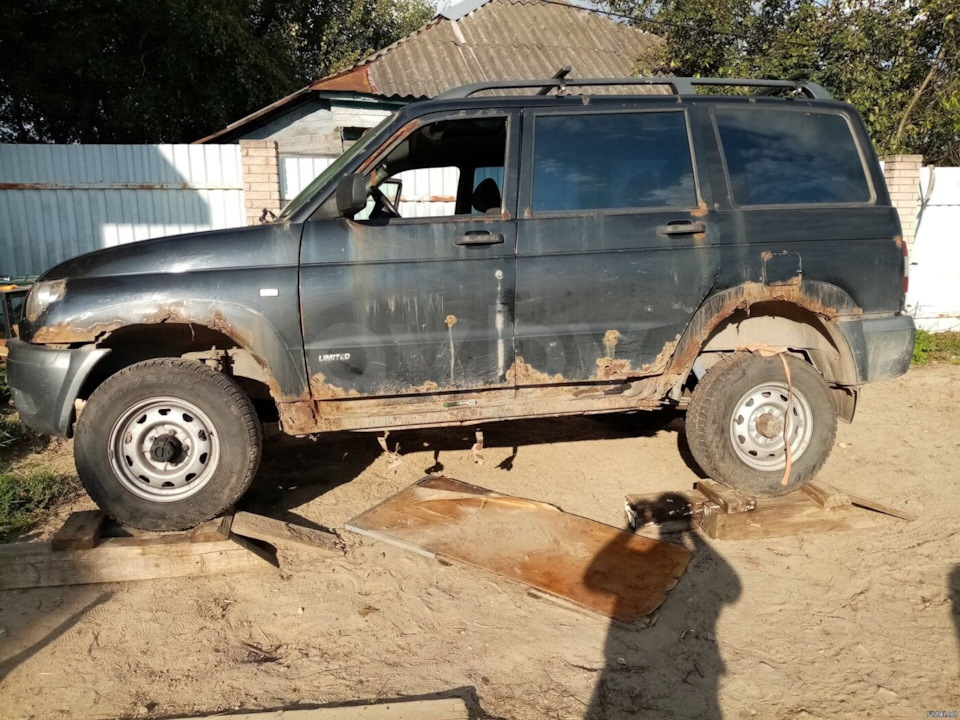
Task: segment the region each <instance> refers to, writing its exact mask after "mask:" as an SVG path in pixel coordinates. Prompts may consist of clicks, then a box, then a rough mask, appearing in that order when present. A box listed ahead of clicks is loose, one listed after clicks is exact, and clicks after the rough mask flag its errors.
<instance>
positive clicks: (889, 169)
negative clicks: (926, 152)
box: [883, 155, 923, 250]
mask: <svg viewBox="0 0 960 720" xmlns="http://www.w3.org/2000/svg"><path fill="white" fill-rule="evenodd" d="M922 165H923V155H889V156H887V157H885V158H883V177H884V179H885V180H886V181H887V190H889V191H890V200H891V202H892V203H893V206H894V207H895V208H896V209H897V212H898V213H899V214H900V225H901V226H902V227H903V239H904V240H906V241H907V247H908V248H909V249H911V250H912V249H913V241H914V238H915V237H916V235H917V213H919V212H920V167H921V166H922Z"/></svg>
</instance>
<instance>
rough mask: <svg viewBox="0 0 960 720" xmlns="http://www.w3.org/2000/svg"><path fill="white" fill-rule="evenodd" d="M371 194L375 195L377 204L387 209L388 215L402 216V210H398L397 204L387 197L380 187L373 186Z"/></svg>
mask: <svg viewBox="0 0 960 720" xmlns="http://www.w3.org/2000/svg"><path fill="white" fill-rule="evenodd" d="M370 194H371V195H372V196H373V199H374V200H375V201H376V203H377V205H379V206H380V207H381V208H383V209H384V210H386V211H387V212H386V215H387V217H394V218H398V217H400V211H399V210H397V208H396V206H395V205H394V204H393V203H392V202H390V201H389V200H388V199H387V196H386V195H384V194H383V191H382V190H380V188H378V187H375V186H371V187H370Z"/></svg>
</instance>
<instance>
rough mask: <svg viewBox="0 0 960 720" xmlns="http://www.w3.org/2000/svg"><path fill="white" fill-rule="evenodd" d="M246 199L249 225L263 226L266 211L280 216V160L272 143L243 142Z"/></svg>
mask: <svg viewBox="0 0 960 720" xmlns="http://www.w3.org/2000/svg"><path fill="white" fill-rule="evenodd" d="M240 163H241V167H242V169H243V197H244V208H245V212H246V219H247V225H256V224H257V223H259V222H260V215H261V214H262V213H263V209H264V208H266V209H268V210H270V211H271V212H273V213H279V212H280V156H279V154H278V152H277V143H276V142H275V141H273V140H241V141H240Z"/></svg>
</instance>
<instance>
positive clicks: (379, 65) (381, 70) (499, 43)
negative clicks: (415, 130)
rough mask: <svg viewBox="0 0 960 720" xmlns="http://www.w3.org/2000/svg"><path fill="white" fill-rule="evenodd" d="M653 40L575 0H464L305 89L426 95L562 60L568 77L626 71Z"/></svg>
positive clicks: (548, 71)
mask: <svg viewBox="0 0 960 720" xmlns="http://www.w3.org/2000/svg"><path fill="white" fill-rule="evenodd" d="M453 18H458V19H453ZM659 42H660V40H659V38H657V37H656V36H655V35H651V34H649V33H645V32H643V31H641V30H637V29H636V28H633V27H630V26H628V25H624V24H622V23H618V22H614V21H613V20H610V19H609V18H607V17H603V16H601V15H598V14H597V13H594V12H590V11H589V10H585V9H583V8H579V7H576V6H573V5H567V4H560V3H557V2H542V1H540V0H487V1H486V2H483V3H478V2H477V0H467V2H465V3H461V4H460V5H459V6H453V7H451V8H448V9H447V10H445V11H444V12H443V13H441V14H440V15H438V16H437V17H436V18H434V19H433V20H432V21H430V22H429V23H427V24H426V25H425V26H424V27H422V28H421V29H419V30H418V31H417V32H415V33H413V34H412V35H409V36H407V37H405V38H403V39H401V40H399V41H398V42H396V43H394V44H393V45H390V46H389V47H386V48H384V49H383V50H380V51H379V52H376V53H374V54H373V55H371V56H370V57H368V58H366V59H365V60H363V61H362V62H360V63H358V64H357V65H355V66H354V67H352V68H350V69H349V70H346V71H344V72H342V73H338V74H337V75H333V76H331V77H328V78H323V79H321V80H318V81H317V82H315V83H313V84H312V85H311V88H312V89H314V90H331V89H346V88H345V81H346V80H347V78H349V79H350V81H351V84H355V85H356V89H357V91H360V92H362V91H363V90H361V88H364V87H370V88H372V89H373V91H374V93H375V94H378V95H382V96H386V97H412V98H428V97H435V96H437V95H439V94H440V93H442V92H445V91H446V90H450V89H451V88H454V87H458V86H460V85H467V84H469V83H475V82H483V81H488V80H518V79H523V78H536V77H550V76H551V75H553V73H555V72H556V71H557V70H558V69H559V68H560V67H562V66H564V65H569V66H570V68H571V72H570V77H629V76H631V75H632V74H633V68H634V66H635V64H636V62H637V59H638V58H640V57H642V56H643V55H645V54H646V53H647V52H648V51H649V50H650V49H651V48H652V47H653V46H655V45H656V44H657V43H659ZM363 76H365V77H363ZM643 90H644V89H634V90H633V92H642V91H643ZM645 90H646V91H647V92H658V91H660V90H659V89H658V88H656V87H654V88H645ZM608 91H609V90H608ZM368 92H369V91H368ZM614 92H615V90H614Z"/></svg>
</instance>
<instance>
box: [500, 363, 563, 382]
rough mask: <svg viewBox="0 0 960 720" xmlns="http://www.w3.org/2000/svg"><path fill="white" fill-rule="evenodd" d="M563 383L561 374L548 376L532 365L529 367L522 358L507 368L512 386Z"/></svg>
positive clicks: (508, 378) (508, 379)
mask: <svg viewBox="0 0 960 720" xmlns="http://www.w3.org/2000/svg"><path fill="white" fill-rule="evenodd" d="M562 382H564V379H563V375H561V374H560V373H557V374H556V375H548V374H547V373H545V372H541V371H539V370H537V369H536V368H535V367H533V366H532V365H528V364H527V363H526V362H524V360H523V358H522V357H518V358H517V359H515V360H514V361H513V364H512V365H511V366H510V367H509V368H507V383H508V384H510V385H546V384H548V383H562Z"/></svg>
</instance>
